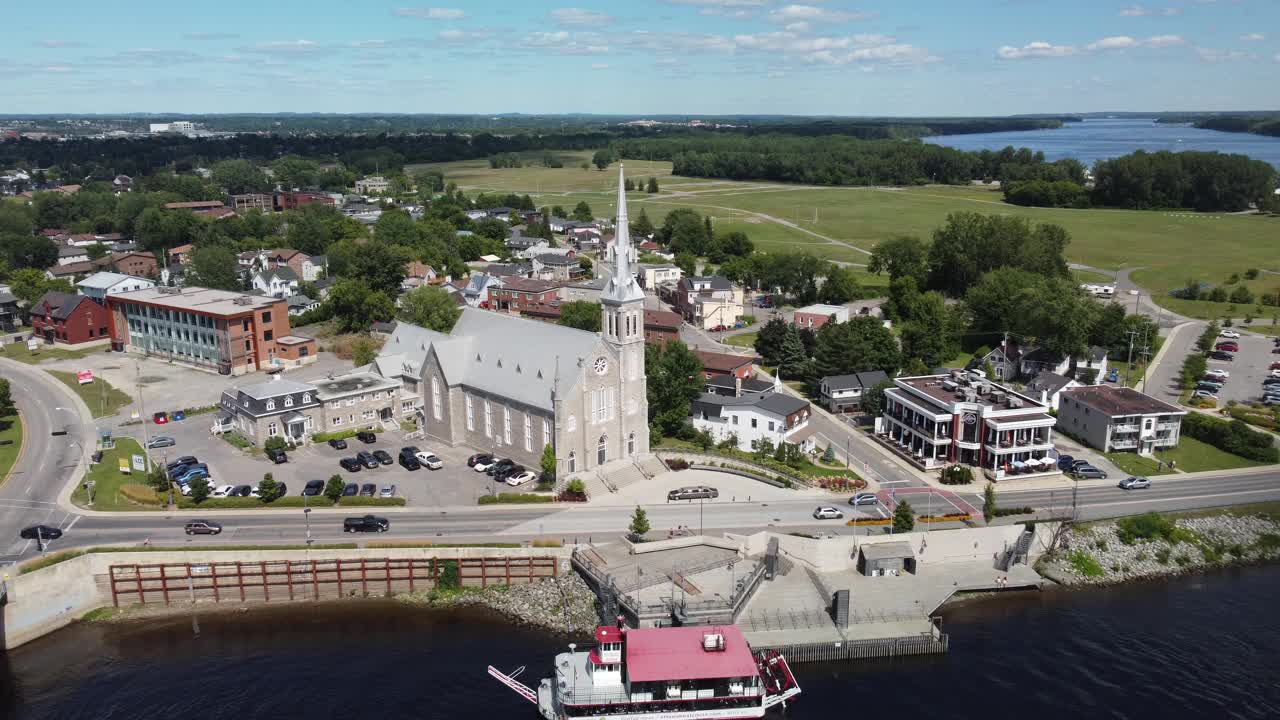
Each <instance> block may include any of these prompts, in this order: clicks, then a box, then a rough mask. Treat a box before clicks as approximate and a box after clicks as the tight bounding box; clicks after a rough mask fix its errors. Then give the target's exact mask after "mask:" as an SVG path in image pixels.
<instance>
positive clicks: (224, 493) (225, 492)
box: [209, 485, 236, 497]
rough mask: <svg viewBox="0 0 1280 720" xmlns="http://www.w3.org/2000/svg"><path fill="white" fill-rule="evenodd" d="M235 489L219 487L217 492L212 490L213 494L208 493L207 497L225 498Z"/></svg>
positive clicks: (224, 486) (232, 486)
mask: <svg viewBox="0 0 1280 720" xmlns="http://www.w3.org/2000/svg"><path fill="white" fill-rule="evenodd" d="M235 489H236V486H235V485H219V486H218V489H217V490H214V491H213V492H211V493H209V497H226V496H227V495H229V494H231V491H232V490H235Z"/></svg>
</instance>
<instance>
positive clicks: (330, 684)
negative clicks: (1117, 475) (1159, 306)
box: [0, 566, 1280, 720]
mask: <svg viewBox="0 0 1280 720" xmlns="http://www.w3.org/2000/svg"><path fill="white" fill-rule="evenodd" d="M1277 597H1280V566H1269V567H1254V568H1242V569H1232V570H1224V571H1221V572H1216V573H1213V574H1210V575H1204V576H1196V577H1188V578H1180V579H1174V580H1170V581H1164V582H1152V583H1143V584H1136V585H1129V586H1125V587H1117V588H1110V589H1090V590H1073V591H1067V590H1051V591H1046V592H1043V593H1035V592H1027V593H1010V594H1008V595H1004V596H997V597H991V598H985V599H974V600H971V601H968V602H967V603H964V604H960V605H957V606H953V607H951V608H949V609H948V610H947V611H946V612H945V619H944V625H943V627H944V629H945V630H946V631H947V632H948V633H950V635H951V652H950V654H949V655H946V656H939V657H928V658H913V659H906V660H899V661H884V662H869V663H861V664H830V665H799V666H797V667H796V668H795V669H796V676H797V679H798V680H799V682H800V684H801V686H802V687H803V688H804V693H803V694H802V695H801V696H800V697H799V698H797V700H796V701H795V702H794V703H793V704H792V706H791V708H790V709H789V710H788V711H787V713H786V714H785V715H783V714H776V715H772V716H771V717H774V718H778V719H779V720H780V719H781V718H789V719H790V720H809V719H814V720H817V719H818V718H822V719H824V720H825V719H826V718H831V717H836V715H835V714H834V713H833V709H835V708H840V709H841V712H840V713H839V715H840V716H846V715H850V716H860V715H868V716H876V717H884V718H930V720H935V719H941V718H979V717H982V718H985V717H1015V716H1017V717H1024V718H1034V719H1035V720H1050V719H1053V718H1063V719H1064V720H1066V719H1069V720H1082V718H1095V717H1106V718H1153V717H1159V718H1161V720H1177V719H1179V718H1188V719H1194V720H1210V719H1213V720H1217V719H1218V718H1276V717H1280V650H1278V647H1280V617H1278V616H1277V614H1276V613H1275V612H1274V607H1275V604H1274V603H1275V598H1277ZM199 629H200V633H199V635H198V636H196V635H195V634H194V633H193V629H192V621H191V619H190V618H170V619H164V620H147V621H133V622H129V623H95V624H83V625H77V626H73V627H71V628H69V629H66V630H63V631H61V632H58V633H56V634H54V635H52V636H50V637H47V638H44V639H43V640H40V641H37V642H35V643H32V644H30V645H28V646H26V647H23V648H20V649H18V650H17V651H15V652H13V653H10V654H9V655H8V656H7V657H5V656H3V655H0V717H3V718H11V719H13V720H37V719H39V720H45V719H48V720H74V719H79V718H83V719H85V720H89V719H93V720H175V719H177V718H182V719H183V720H186V719H188V718H200V719H201V720H204V719H206V718H207V719H210V720H220V719H224V718H225V719H226V720H233V719H235V720H242V719H249V718H271V719H272V720H291V719H293V718H298V719H301V718H349V717H379V718H391V719H394V720H400V719H402V718H403V719H408V718H448V719H449V720H471V719H472V718H475V719H483V720H501V719H503V718H523V719H525V720H532V718H533V717H534V714H533V708H532V706H530V705H528V704H526V703H525V702H524V701H523V700H521V699H519V698H518V697H517V696H516V695H515V694H514V693H512V692H511V691H509V690H507V689H506V688H504V687H502V686H500V685H499V684H498V683H497V682H496V681H494V680H492V679H490V678H489V677H488V676H486V674H485V667H486V665H488V664H489V663H493V664H495V665H498V666H500V667H503V668H505V669H508V670H510V669H513V668H514V667H516V666H518V665H528V667H529V672H528V673H527V674H526V675H525V676H524V679H525V680H527V681H529V682H531V683H536V682H537V678H539V677H541V675H542V674H543V673H544V672H546V671H548V670H549V666H550V663H551V659H552V654H553V653H554V652H556V651H557V650H559V649H560V648H562V647H563V646H564V644H565V643H566V642H568V639H565V638H555V637H550V636H548V635H545V634H543V633H539V632H535V631H532V630H526V629H520V628H513V627H511V626H509V625H507V624H506V623H504V622H502V621H500V620H498V619H496V618H494V617H493V616H491V615H487V614H484V613H478V612H442V611H431V610H421V609H418V608H414V607H410V606H407V605H401V604H397V603H394V602H385V601H379V602H367V603H359V604H356V605H326V606H318V607H303V606H298V607H277V608H272V609H267V610H262V611H255V612H249V613H228V614H218V615H205V616H202V617H200V618H199Z"/></svg>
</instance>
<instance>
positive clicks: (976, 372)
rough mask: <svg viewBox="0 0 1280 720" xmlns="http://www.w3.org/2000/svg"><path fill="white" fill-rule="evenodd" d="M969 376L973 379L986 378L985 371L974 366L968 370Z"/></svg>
mask: <svg viewBox="0 0 1280 720" xmlns="http://www.w3.org/2000/svg"><path fill="white" fill-rule="evenodd" d="M969 377H971V378H973V379H974V380H986V379H987V373H986V372H984V371H982V370H979V369H977V368H974V369H972V370H970V371H969Z"/></svg>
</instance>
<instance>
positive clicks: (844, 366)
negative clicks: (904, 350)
mask: <svg viewBox="0 0 1280 720" xmlns="http://www.w3.org/2000/svg"><path fill="white" fill-rule="evenodd" d="M814 360H815V363H816V367H815V370H816V374H817V375H818V376H819V377H825V376H827V375H848V374H849V373H857V372H867V371H870V370H883V371H884V372H886V373H888V374H890V375H892V374H893V373H894V372H895V371H896V370H897V369H898V368H900V367H902V354H901V353H900V352H899V351H898V343H897V341H896V340H894V337H893V333H891V332H889V330H888V329H887V328H885V327H884V325H882V324H881V323H880V321H879V320H877V319H875V318H872V317H870V316H867V315H860V316H858V317H856V318H853V319H851V320H850V321H849V322H843V323H827V324H826V325H823V326H822V329H821V330H819V331H818V342H817V346H816V347H815V348H814Z"/></svg>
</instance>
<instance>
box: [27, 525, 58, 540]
mask: <svg viewBox="0 0 1280 720" xmlns="http://www.w3.org/2000/svg"><path fill="white" fill-rule="evenodd" d="M18 537H20V538H22V539H23V540H57V539H58V538H60V537H62V531H61V530H59V529H58V528H56V527H49V526H48V525H32V526H31V527H26V528H22V530H21V531H19V532H18Z"/></svg>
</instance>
